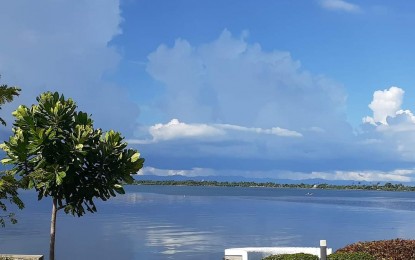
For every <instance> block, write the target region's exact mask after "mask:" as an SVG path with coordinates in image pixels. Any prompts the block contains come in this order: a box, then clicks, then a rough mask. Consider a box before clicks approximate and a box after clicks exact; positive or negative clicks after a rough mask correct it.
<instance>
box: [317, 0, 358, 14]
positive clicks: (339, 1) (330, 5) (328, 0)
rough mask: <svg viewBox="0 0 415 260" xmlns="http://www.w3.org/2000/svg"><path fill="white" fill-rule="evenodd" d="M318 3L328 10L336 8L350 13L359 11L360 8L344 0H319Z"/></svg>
mask: <svg viewBox="0 0 415 260" xmlns="http://www.w3.org/2000/svg"><path fill="white" fill-rule="evenodd" d="M319 3H320V5H321V6H322V7H323V8H325V9H328V10H337V11H344V12H350V13H356V12H360V11H361V8H360V7H359V6H358V5H356V4H352V3H349V2H346V1H344V0H320V1H319Z"/></svg>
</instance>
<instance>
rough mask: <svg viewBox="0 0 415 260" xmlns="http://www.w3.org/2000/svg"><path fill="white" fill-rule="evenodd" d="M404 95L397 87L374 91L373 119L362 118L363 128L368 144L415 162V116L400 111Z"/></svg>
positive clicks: (371, 105) (370, 117) (411, 113)
mask: <svg viewBox="0 0 415 260" xmlns="http://www.w3.org/2000/svg"><path fill="white" fill-rule="evenodd" d="M404 93H405V91H404V90H403V89H401V88H398V87H391V88H389V89H385V90H378V91H375V93H374V94H373V100H372V102H371V103H370V105H369V107H370V108H371V109H372V111H373V116H366V117H364V118H363V129H364V135H365V136H366V137H367V139H366V141H367V142H366V143H367V145H371V146H374V147H377V148H378V149H384V150H387V151H390V152H392V154H393V153H396V155H398V156H401V157H402V158H403V159H404V160H410V161H412V160H415V116H414V114H413V112H411V111H410V110H403V109H402V108H401V106H402V102H403V97H404ZM369 140H375V142H369ZM396 155H395V156H396ZM391 156H392V155H391Z"/></svg>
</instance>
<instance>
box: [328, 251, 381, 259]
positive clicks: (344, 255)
mask: <svg viewBox="0 0 415 260" xmlns="http://www.w3.org/2000/svg"><path fill="white" fill-rule="evenodd" d="M327 259H328V260H376V259H375V258H374V257H373V256H371V255H369V254H368V253H362V252H354V253H334V254H331V255H328V256H327Z"/></svg>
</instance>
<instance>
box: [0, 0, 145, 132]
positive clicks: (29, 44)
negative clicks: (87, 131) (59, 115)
mask: <svg viewBox="0 0 415 260" xmlns="http://www.w3.org/2000/svg"><path fill="white" fill-rule="evenodd" d="M119 5H120V3H119V1H118V0H109V1H100V0H81V1H76V2H72V1H52V0H47V1H42V3H41V4H39V3H38V2H34V1H29V0H26V1H5V2H4V3H2V6H1V9H0V34H1V35H2V40H1V41H0V74H1V75H2V82H4V83H7V84H9V85H18V86H20V87H21V88H22V93H21V94H22V95H21V96H20V97H19V98H17V99H16V102H15V103H14V104H13V105H12V106H9V107H8V108H6V109H5V111H4V113H5V114H6V118H7V119H8V121H9V122H10V119H11V116H10V112H11V110H12V109H14V108H15V107H16V106H17V104H22V103H23V104H26V105H31V104H33V103H35V102H36V100H35V97H36V96H38V95H39V94H40V93H42V92H44V91H47V90H49V91H59V92H61V93H64V94H65V96H67V97H71V98H73V99H74V100H75V101H76V102H77V103H78V105H79V107H80V109H81V110H84V111H86V112H87V113H90V114H92V118H93V119H94V120H95V122H96V125H97V126H98V127H102V128H103V129H108V128H113V129H117V130H120V131H123V132H124V133H128V132H129V131H131V130H132V129H133V126H134V125H133V123H131V122H134V121H135V120H134V119H135V118H136V117H137V115H138V114H137V113H138V111H139V109H138V107H137V106H136V105H134V103H133V102H131V101H130V100H129V98H128V95H127V93H126V91H125V90H123V89H122V87H120V86H116V85H113V84H112V83H109V82H108V81H106V80H105V77H106V74H108V73H110V72H111V71H112V70H114V69H115V68H116V67H117V65H118V62H119V61H120V59H121V56H120V54H119V53H118V52H117V51H116V49H115V48H112V47H110V46H109V42H110V41H111V40H112V39H113V38H114V37H115V36H117V35H118V34H120V33H121V30H120V23H121V21H122V18H121V15H120V7H119ZM17 14H18V15H17Z"/></svg>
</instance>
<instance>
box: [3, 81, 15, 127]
mask: <svg viewBox="0 0 415 260" xmlns="http://www.w3.org/2000/svg"><path fill="white" fill-rule="evenodd" d="M19 91H20V89H19V88H17V87H9V86H7V85H0V109H1V106H2V105H4V104H6V103H9V102H12V101H13V98H14V96H18V95H19ZM0 123H1V124H2V125H4V126H5V125H6V122H5V121H4V120H3V118H1V117H0Z"/></svg>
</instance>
